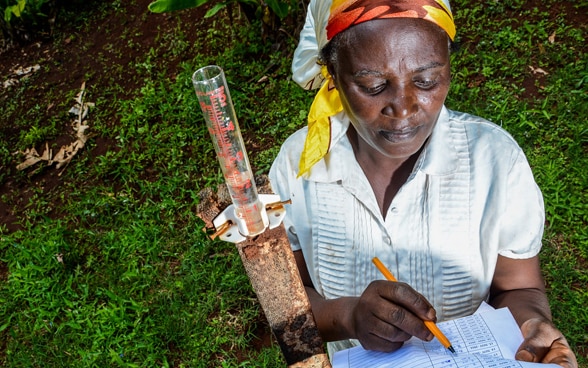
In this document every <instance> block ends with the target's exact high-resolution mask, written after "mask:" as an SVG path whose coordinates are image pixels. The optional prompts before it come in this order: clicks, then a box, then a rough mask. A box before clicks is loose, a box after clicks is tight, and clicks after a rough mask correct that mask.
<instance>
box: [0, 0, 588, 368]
mask: <svg viewBox="0 0 588 368" xmlns="http://www.w3.org/2000/svg"><path fill="white" fill-rule="evenodd" d="M555 3H556V2H555V1H554V0H549V1H547V2H544V3H542V4H541V5H542V6H544V8H541V9H534V8H531V7H528V6H527V7H524V6H523V5H524V2H522V1H512V2H495V1H482V2H478V1H471V0H467V1H466V0H459V1H454V2H453V3H452V6H453V9H454V11H455V12H456V18H457V19H456V21H457V24H458V34H459V41H460V43H461V51H460V52H458V53H456V54H454V55H453V57H452V58H453V60H452V62H453V86H452V89H451V91H450V95H449V97H448V100H447V105H448V107H449V108H452V109H455V110H461V111H467V112H471V113H474V114H477V115H480V116H482V117H485V118H487V119H489V120H492V121H494V122H496V123H498V124H501V125H502V126H503V127H504V128H506V129H507V130H508V131H509V132H510V133H511V134H512V135H513V136H514V137H515V138H516V139H517V141H518V142H520V144H521V146H522V147H523V149H524V150H525V152H526V153H527V155H528V159H529V162H530V163H531V166H532V168H533V170H534V173H535V177H536V179H537V182H538V184H539V186H540V187H541V189H542V191H543V193H544V197H545V204H546V212H547V219H548V223H547V225H546V233H545V240H544V250H543V253H542V262H543V269H544V275H545V278H546V282H547V285H548V293H549V297H550V302H551V305H552V309H553V314H554V320H555V323H556V324H557V325H558V326H559V327H560V328H561V330H562V331H563V332H564V333H565V335H566V336H567V338H568V340H569V341H570V343H571V344H572V346H573V347H574V349H575V350H576V351H577V352H579V353H581V354H579V356H578V358H579V361H580V364H581V367H588V358H587V357H586V354H588V351H587V350H586V346H587V345H588V335H587V334H586V331H585V329H586V327H585V326H586V321H587V320H588V312H587V310H586V308H585V306H586V305H588V291H587V290H588V272H587V271H586V270H587V269H588V262H587V259H588V231H587V230H586V229H587V228H588V227H587V222H588V198H587V195H588V193H587V191H586V188H588V174H587V173H586V170H585V168H586V167H588V152H587V150H588V122H587V120H586V116H588V57H587V54H586V52H587V46H586V32H587V28H586V24H574V23H571V22H569V21H568V19H569V18H566V17H565V16H564V15H562V14H560V15H558V16H555V17H553V16H549V15H548V13H547V12H546V9H548V7H550V6H555V5H554V4H555ZM581 10H582V11H584V12H585V11H586V4H584V7H583V8H581ZM101 11H104V10H103V9H102V10H101ZM219 14H221V13H219ZM69 16H70V17H72V19H73V18H74V17H80V15H79V14H75V15H74V14H70V15H69ZM90 16H95V15H90V14H88V17H90ZM76 19H77V18H76ZM80 19H83V17H82V18H80ZM225 23H226V22H224V21H222V19H220V18H219V19H218V20H217V23H216V24H215V27H214V28H211V29H208V30H205V31H203V32H202V35H201V36H200V37H199V38H198V41H197V42H196V43H194V44H191V43H190V42H189V41H187V38H186V35H185V33H184V31H183V29H182V27H181V23H180V25H179V26H177V27H174V28H173V29H170V30H167V33H163V34H164V36H162V38H161V41H162V42H161V46H160V48H158V49H153V50H152V51H151V52H148V53H146V54H145V56H144V59H143V60H137V61H136V62H134V63H133V64H132V65H131V66H130V67H132V68H135V69H136V70H137V71H138V73H137V77H136V78H137V80H135V81H134V82H135V83H136V85H137V86H138V88H137V90H136V91H134V92H133V93H132V96H133V97H132V98H121V97H118V96H121V94H120V92H121V89H122V87H121V86H120V85H118V84H117V83H116V80H115V79H113V80H112V81H111V82H112V83H110V86H109V87H108V89H107V90H103V91H97V90H93V89H92V87H91V86H89V87H88V97H87V100H88V101H93V102H96V107H95V108H94V109H93V110H92V113H91V118H90V119H91V120H90V122H91V124H92V127H91V129H92V131H93V132H94V133H95V134H96V135H95V136H94V138H93V139H91V140H90V141H89V143H88V148H87V149H86V150H84V152H82V153H81V154H80V155H79V156H78V157H76V158H74V160H73V161H72V163H71V164H70V165H69V166H68V167H67V169H66V170H65V171H64V172H63V175H64V179H63V183H62V185H61V187H60V188H59V190H56V191H52V192H50V193H48V194H46V193H45V192H44V191H43V190H42V189H40V188H36V189H35V188H34V186H33V189H31V193H30V195H29V196H28V197H27V198H28V199H27V203H26V206H27V207H26V208H27V209H26V212H25V214H24V215H23V218H22V225H23V230H19V231H16V232H13V233H9V232H8V231H7V230H6V228H5V226H4V225H3V224H0V259H1V260H2V262H3V263H4V264H6V266H7V268H8V277H7V279H6V280H1V281H0V365H1V366H7V367H41V366H43V367H47V366H51V367H105V366H113V367H155V366H160V367H167V366H170V367H171V366H173V367H210V366H214V367H218V366H222V367H249V366H253V367H256V366H260V367H261V366H263V367H281V366H284V365H285V364H284V362H283V359H282V357H281V355H280V351H279V348H278V347H277V346H276V345H275V344H274V345H273V346H272V347H269V348H263V349H256V348H254V346H256V344H257V341H256V340H255V334H256V331H258V330H259V329H260V328H266V327H265V324H264V322H263V315H262V313H261V311H260V307H259V305H258V304H257V301H256V299H255V294H254V293H253V291H252V289H251V287H250V284H249V282H248V279H247V276H246V275H245V273H244V270H243V267H242V265H241V262H240V259H239V256H238V254H237V252H236V249H235V247H234V245H232V244H227V243H223V242H221V241H210V240H208V239H207V238H206V237H205V235H204V233H203V232H202V231H201V229H202V226H203V223H202V222H201V220H199V219H198V218H197V216H196V215H195V212H196V206H197V204H198V192H199V191H200V190H201V189H203V188H205V187H215V186H218V185H220V184H222V175H221V173H220V168H219V166H218V163H217V161H216V158H215V154H214V150H213V147H212V142H211V140H210V137H209V136H208V132H207V130H206V128H205V124H204V121H203V119H202V117H201V114H200V110H199V107H198V102H197V101H196V98H195V96H194V92H193V87H192V85H191V81H190V76H191V73H192V72H193V71H194V70H196V69H197V68H199V67H201V66H204V65H208V64H219V65H221V66H222V67H223V68H224V69H225V71H226V75H227V79H228V81H229V85H230V90H231V95H232V98H233V100H234V103H235V107H236V110H237V115H238V116H239V123H240V125H241V129H242V131H243V133H244V135H246V136H247V137H248V139H247V140H248V142H250V146H249V147H248V148H249V155H250V159H251V161H252V163H253V166H254V169H255V171H256V173H257V174H263V173H267V171H268V169H269V166H270V164H271V161H272V160H273V158H274V157H275V155H276V154H277V150H278V148H279V144H280V143H281V142H282V141H283V140H284V139H285V138H286V137H287V136H288V135H289V134H290V133H292V132H293V131H295V130H296V129H298V128H299V127H301V126H303V125H304V123H305V122H304V121H305V118H304V117H305V115H306V112H307V110H308V107H309V106H310V102H311V100H312V94H311V93H307V92H304V91H302V90H301V89H300V88H299V87H298V86H297V85H295V84H294V83H293V82H292V81H291V79H290V77H289V68H290V60H291V53H292V51H293V48H294V47H295V43H294V41H293V40H292V39H288V40H287V41H286V42H288V43H287V46H283V47H282V49H281V50H282V51H276V50H275V49H274V48H272V47H271V44H270V43H267V42H263V41H262V40H261V39H260V37H259V32H258V28H256V25H252V26H247V25H246V24H239V25H237V26H235V27H233V28H229V27H228V26H225V25H223V24H225ZM81 24H82V25H81V26H80V27H84V25H83V24H84V23H83V22H82V23H81ZM554 32H555V35H556V36H555V42H554V43H551V42H550V41H549V36H550V35H552V34H553V33H554ZM56 37H57V38H58V39H59V36H56ZM187 50H192V53H191V55H193V57H192V58H191V59H190V60H184V61H183V62H182V64H181V67H180V72H179V73H178V74H177V75H176V76H175V78H171V79H170V78H168V77H166V73H165V68H166V66H165V64H164V63H162V62H161V61H160V60H161V57H162V55H163V56H167V57H170V58H172V57H177V56H178V54H180V53H185V52H186V51H187ZM204 50H206V52H204ZM284 50H285V51H284ZM529 66H532V67H533V68H541V69H543V70H545V71H547V72H548V73H549V74H547V75H542V74H533V73H532V72H531V69H530V68H529ZM268 68H269V69H268ZM264 75H265V76H267V77H268V78H267V80H266V81H265V82H261V83H258V80H260V78H261V77H263V76H264ZM22 88H26V86H23V87H22ZM23 91H24V90H21V89H16V90H14V91H13V95H12V98H11V99H5V100H2V101H1V102H2V109H3V110H4V111H6V112H9V111H12V110H14V109H16V108H17V106H18V104H20V103H22V101H21V100H19V96H20V95H21V94H22V93H23ZM77 92H78V91H77V90H72V91H51V92H50V93H51V94H53V95H55V98H59V95H60V94H62V96H61V99H62V101H63V102H62V107H63V108H66V107H69V104H70V102H71V98H72V97H73V96H75V94H77ZM43 114H44V110H43V109H42V108H36V107H34V105H33V106H32V107H31V109H30V111H28V112H27V114H25V115H24V116H22V117H21V118H19V119H16V121H14V122H13V123H14V126H16V127H19V129H20V134H18V135H17V138H15V137H10V138H9V137H2V138H0V167H2V168H5V170H2V171H1V172H0V184H3V183H5V182H6V181H7V180H18V181H21V182H28V183H31V181H30V180H29V179H28V178H27V175H26V174H25V173H20V172H16V170H15V169H14V164H15V160H16V158H15V157H14V156H12V155H11V153H12V152H13V151H14V144H16V146H17V147H18V148H19V149H23V150H24V149H25V148H28V147H29V146H30V145H31V144H39V143H42V142H44V141H45V140H48V139H54V138H55V134H56V130H55V129H56V128H55V127H56V124H58V121H59V123H60V122H61V121H62V120H64V118H67V117H66V116H61V117H59V116H58V117H54V118H53V120H50V122H49V124H47V122H46V121H45V122H44V123H43V124H42V123H41V121H42V120H43V116H44V115H43ZM60 119H61V120H60ZM65 121H67V119H65ZM113 121H115V122H113ZM96 139H106V140H109V141H111V142H115V146H116V149H113V150H110V151H109V152H107V153H105V154H104V155H101V156H97V157H95V158H92V157H91V155H89V152H90V150H91V149H92V148H93V145H94V144H95V140H96ZM253 143H254V144H253ZM45 170H54V169H53V168H47V169H45ZM3 200H4V201H5V202H8V203H12V204H13V205H15V206H16V205H17V202H18V196H17V195H16V194H15V193H12V194H10V193H9V194H5V195H4V197H3Z"/></svg>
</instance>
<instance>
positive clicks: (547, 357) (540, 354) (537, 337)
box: [515, 318, 578, 368]
mask: <svg viewBox="0 0 588 368" xmlns="http://www.w3.org/2000/svg"><path fill="white" fill-rule="evenodd" d="M521 331H522V332H523V337H524V338H525V340H524V341H523V343H522V344H521V346H520V347H519V349H518V351H517V353H516V355H515V358H516V359H517V360H522V361H525V362H535V363H553V364H559V365H560V366H562V367H565V368H577V367H578V362H577V361H576V357H575V355H574V353H573V352H572V349H570V345H569V344H568V341H567V340H566V338H565V337H564V336H563V334H562V333H561V332H560V331H559V330H558V329H557V328H555V326H554V325H553V324H552V323H551V322H550V321H548V320H545V319H542V318H532V319H529V320H527V321H525V322H524V323H523V324H522V325H521Z"/></svg>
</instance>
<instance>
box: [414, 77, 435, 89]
mask: <svg viewBox="0 0 588 368" xmlns="http://www.w3.org/2000/svg"><path fill="white" fill-rule="evenodd" d="M414 84H415V85H416V86H417V87H419V88H422V89H430V88H433V87H435V86H436V85H437V81H436V80H432V79H424V80H415V81H414Z"/></svg>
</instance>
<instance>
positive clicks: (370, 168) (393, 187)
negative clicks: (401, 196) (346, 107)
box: [347, 125, 422, 218]
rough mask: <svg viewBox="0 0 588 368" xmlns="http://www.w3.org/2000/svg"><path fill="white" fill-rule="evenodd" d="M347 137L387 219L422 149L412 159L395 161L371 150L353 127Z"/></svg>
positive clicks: (350, 127) (381, 211) (383, 215)
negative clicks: (395, 198)
mask: <svg viewBox="0 0 588 368" xmlns="http://www.w3.org/2000/svg"><path fill="white" fill-rule="evenodd" d="M347 136H348V138H349V142H350V143H351V147H352V148H353V152H354V154H355V159H356V160H357V162H358V163H359V166H360V167H361V168H362V170H363V172H364V174H365V176H366V177H367V179H368V181H369V183H370V185H371V187H372V190H373V191H374V195H375V196H376V201H377V202H378V207H379V208H380V213H381V214H382V217H383V218H386V213H387V212H388V208H389V207H390V204H391V203H392V200H393V199H394V197H395V196H396V194H397V193H398V191H399V190H400V188H401V187H402V185H404V183H406V181H407V180H408V177H409V176H410V173H411V172H412V170H413V168H414V165H415V163H416V160H417V158H418V157H419V155H420V152H421V150H422V149H421V150H419V151H418V152H417V153H415V154H414V155H412V156H410V157H406V158H402V159H394V158H390V157H386V156H384V155H382V154H381V153H380V152H378V151H377V150H374V149H373V148H371V147H370V146H369V145H368V144H367V143H366V142H365V141H364V140H363V139H361V137H359V136H358V134H357V132H356V131H355V129H354V128H353V126H352V125H351V126H349V130H348V131H347Z"/></svg>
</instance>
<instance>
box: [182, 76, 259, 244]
mask: <svg viewBox="0 0 588 368" xmlns="http://www.w3.org/2000/svg"><path fill="white" fill-rule="evenodd" d="M192 83H193V84H194V89H195V90H196V96H197V97H198V101H199V102H200V108H201V109H202V113H203V115H204V119H205V120H206V125H207V126H208V131H209V132H210V136H211V138H212V142H213V143H214V148H215V151H216V154H217V157H218V160H219V162H220V165H221V168H222V171H223V175H224V178H225V182H226V184H227V187H228V189H229V194H230V196H231V199H232V201H233V205H234V207H235V215H236V217H237V218H238V219H239V220H240V221H238V222H239V223H238V224H237V225H238V227H239V232H240V233H241V234H243V235H246V236H253V235H257V234H260V233H262V232H263V231H264V230H265V228H266V226H267V215H266V213H265V209H264V208H263V205H262V203H261V201H260V200H259V197H258V195H257V188H256V186H255V180H254V177H253V172H252V170H251V166H250V164H249V158H248V157H247V151H246V150H245V145H244V144H243V137H242V136H241V131H240V129H239V123H238V122H237V116H236V114H235V108H234V106H233V102H232V100H231V96H230V94H229V87H228V85H227V81H226V79H225V74H224V72H223V70H222V69H221V68H220V67H219V66H216V65H208V66H205V67H203V68H200V69H198V70H197V71H195V72H194V74H193V75H192Z"/></svg>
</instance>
